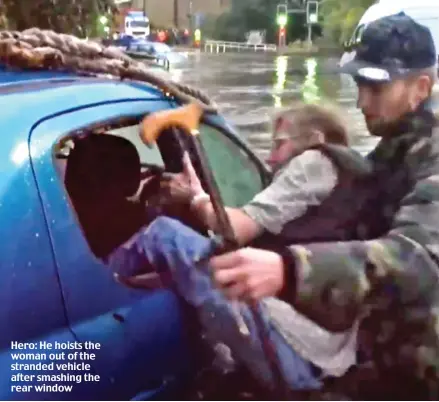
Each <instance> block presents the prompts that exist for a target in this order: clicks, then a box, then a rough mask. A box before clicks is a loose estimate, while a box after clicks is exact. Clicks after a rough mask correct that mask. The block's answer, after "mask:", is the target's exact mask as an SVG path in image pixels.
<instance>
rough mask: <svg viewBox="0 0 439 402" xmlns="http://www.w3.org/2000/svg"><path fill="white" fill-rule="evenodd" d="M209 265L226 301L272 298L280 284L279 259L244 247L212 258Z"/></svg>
mask: <svg viewBox="0 0 439 402" xmlns="http://www.w3.org/2000/svg"><path fill="white" fill-rule="evenodd" d="M210 265H211V267H212V269H213V271H214V278H215V280H216V282H217V284H218V286H220V287H221V288H222V289H223V290H224V292H225V294H226V296H227V297H228V298H230V299H239V300H244V301H256V300H260V299H262V298H264V297H268V296H276V295H277V294H278V293H279V292H280V290H281V289H282V287H283V285H284V266H283V260H282V257H281V256H280V255H279V254H276V253H273V252H271V251H266V250H259V249H255V248H244V249H241V250H238V251H234V252H231V253H227V254H223V255H220V256H217V257H214V258H212V259H211V260H210Z"/></svg>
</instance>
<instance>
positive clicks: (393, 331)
mask: <svg viewBox="0 0 439 402" xmlns="http://www.w3.org/2000/svg"><path fill="white" fill-rule="evenodd" d="M403 123H404V124H402V125H400V126H399V129H400V130H402V129H403V130H404V131H403V132H404V133H403V134H401V135H398V136H392V138H387V139H382V140H381V142H380V144H379V145H378V146H377V148H376V149H375V150H374V151H373V152H372V153H371V154H370V155H369V160H370V161H371V163H372V165H373V166H374V168H375V169H376V171H377V172H379V171H380V169H381V168H382V167H383V166H384V167H385V166H386V165H388V164H390V161H395V156H396V155H397V154H398V153H399V156H398V157H399V159H397V160H398V169H390V170H389V171H390V172H391V174H390V176H389V177H387V178H386V180H389V186H390V187H391V183H392V180H394V179H395V178H396V177H398V175H400V172H401V171H405V172H406V174H407V177H408V178H409V179H410V180H409V181H410V186H408V187H407V189H408V191H405V194H402V198H401V200H400V202H399V203H398V204H399V205H398V206H397V207H396V208H394V205H390V204H388V202H387V198H386V197H387V196H389V195H385V194H384V196H383V197H382V198H381V200H380V201H381V202H380V204H375V205H374V206H373V207H374V208H376V209H378V212H377V211H374V213H375V216H377V217H378V218H377V219H379V217H380V216H381V217H382V219H383V220H386V219H388V218H389V216H390V219H388V220H389V222H390V224H389V226H390V227H389V228H388V230H386V232H385V233H383V234H382V235H381V236H380V237H378V238H367V235H365V236H364V237H363V238H364V240H363V239H362V236H361V235H359V236H358V237H357V239H356V240H351V241H336V242H323V243H313V244H307V245H294V246H291V247H290V250H291V251H292V253H293V255H294V256H295V257H296V258H295V260H296V268H297V272H298V275H297V283H296V289H297V293H296V295H295V297H294V299H293V304H294V306H295V307H296V308H297V309H298V310H299V311H301V312H302V313H304V314H306V315H307V316H308V317H310V318H312V319H313V320H314V321H316V322H317V323H318V324H319V325H321V326H322V327H324V328H327V329H330V330H332V331H341V330H344V329H346V328H349V327H350V326H351V325H352V323H353V322H354V320H355V319H356V318H357V317H361V319H362V321H361V325H360V335H359V356H358V357H359V359H360V362H361V364H360V365H359V367H358V368H356V369H355V370H353V372H352V373H349V375H347V376H346V377H345V379H344V380H343V379H342V380H341V381H339V384H342V386H341V388H342V389H343V390H344V391H345V392H346V391H347V390H348V393H349V392H350V393H351V394H353V395H352V396H354V397H355V396H356V397H357V398H361V399H366V398H379V399H387V398H393V399H394V398H396V399H407V398H410V399H416V398H421V399H437V398H438V397H439V390H438V388H439V268H438V261H439V128H436V127H434V128H433V125H435V121H434V120H433V118H432V115H431V114H430V113H426V112H423V113H419V114H417V115H415V116H410V118H408V119H407V120H406V121H404V122H403ZM395 180H396V179H395ZM392 192H393V191H392ZM381 195H383V194H381ZM389 197H390V196H389ZM345 200H346V201H347V202H348V203H349V202H352V203H355V191H352V192H351V194H345ZM370 225H371V223H370V222H369V221H368V216H367V215H365V216H364V219H363V221H361V220H360V221H359V222H358V226H359V228H358V231H357V232H358V233H360V234H361V233H363V234H364V233H366V234H367V229H368V226H370ZM334 383H335V384H336V383H337V381H336V382H334ZM371 384H372V385H371ZM359 394H360V395H359Z"/></svg>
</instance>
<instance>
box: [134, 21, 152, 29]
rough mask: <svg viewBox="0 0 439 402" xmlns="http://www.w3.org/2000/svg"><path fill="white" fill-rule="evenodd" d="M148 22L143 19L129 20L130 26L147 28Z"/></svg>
mask: <svg viewBox="0 0 439 402" xmlns="http://www.w3.org/2000/svg"><path fill="white" fill-rule="evenodd" d="M148 26H149V22H148V21H144V20H134V21H130V27H131V28H148Z"/></svg>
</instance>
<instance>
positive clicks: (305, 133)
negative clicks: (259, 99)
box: [267, 103, 348, 170]
mask: <svg viewBox="0 0 439 402" xmlns="http://www.w3.org/2000/svg"><path fill="white" fill-rule="evenodd" d="M324 142H328V143H334V144H341V145H347V144H348V136H347V133H346V129H345V125H344V124H343V121H342V120H341V119H340V116H339V115H338V114H337V113H336V112H335V111H333V110H331V109H329V108H327V107H323V106H320V105H311V104H303V103H299V104H296V105H293V106H291V107H289V108H288V109H285V110H283V111H282V112H280V113H279V114H277V115H276V116H275V118H274V127H273V145H272V149H271V153H270V156H269V157H268V159H267V164H269V165H270V166H271V167H272V169H273V170H278V169H279V168H280V167H282V166H283V165H284V164H285V163H286V162H287V161H288V160H289V159H290V158H291V157H293V156H295V155H298V154H300V153H301V152H303V151H304V150H305V149H306V148H309V147H312V146H314V145H317V144H321V143H324Z"/></svg>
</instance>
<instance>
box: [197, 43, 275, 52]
mask: <svg viewBox="0 0 439 402" xmlns="http://www.w3.org/2000/svg"><path fill="white" fill-rule="evenodd" d="M228 50H234V51H238V52H239V51H241V50H247V51H249V50H251V51H254V52H257V51H262V52H277V46H276V45H273V44H266V43H263V44H257V45H254V44H251V43H247V42H226V41H219V40H206V41H205V42H204V51H205V52H211V53H224V52H227V51H228Z"/></svg>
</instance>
